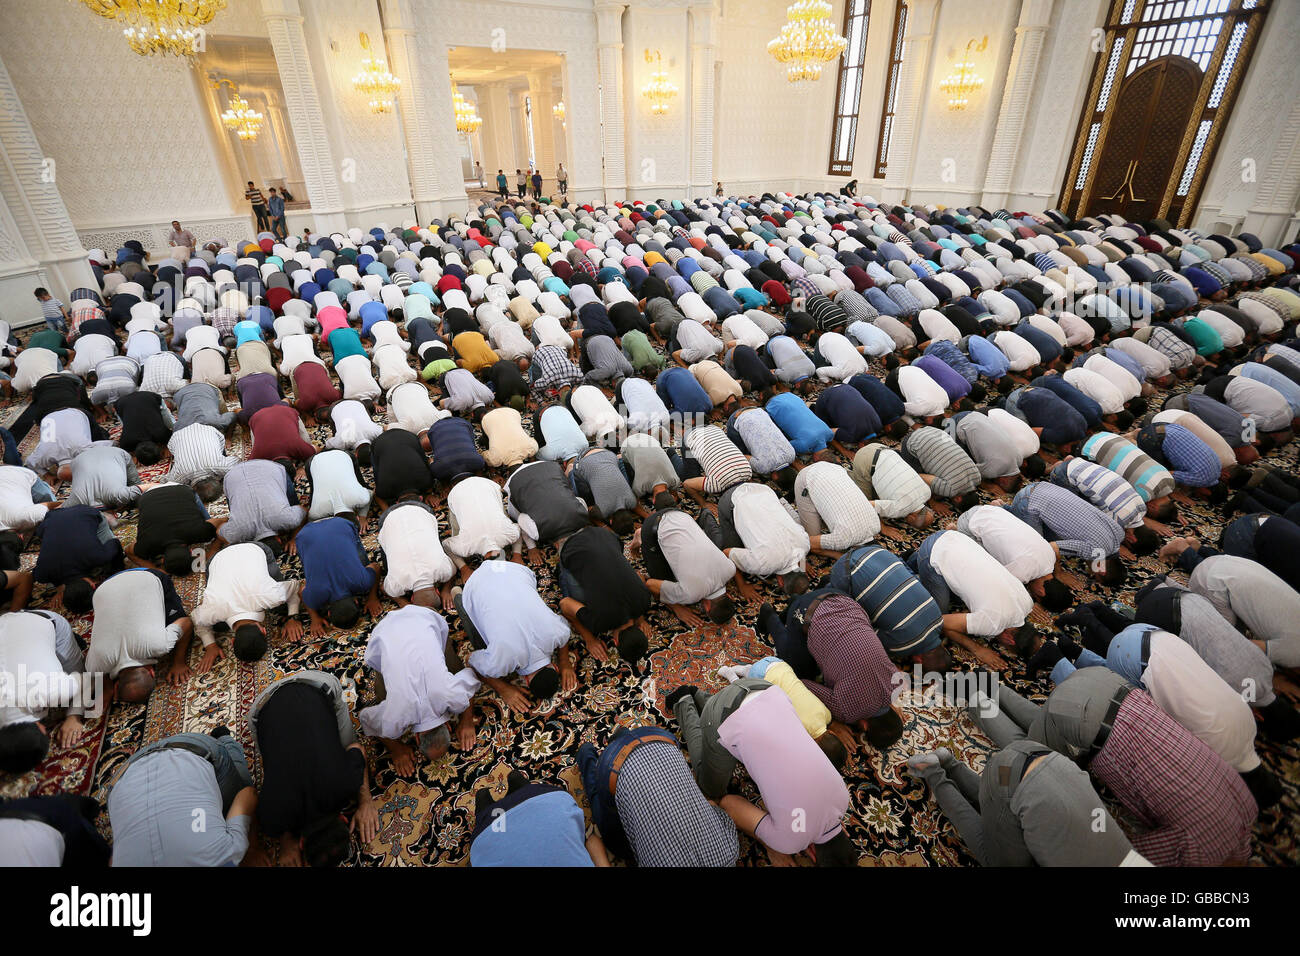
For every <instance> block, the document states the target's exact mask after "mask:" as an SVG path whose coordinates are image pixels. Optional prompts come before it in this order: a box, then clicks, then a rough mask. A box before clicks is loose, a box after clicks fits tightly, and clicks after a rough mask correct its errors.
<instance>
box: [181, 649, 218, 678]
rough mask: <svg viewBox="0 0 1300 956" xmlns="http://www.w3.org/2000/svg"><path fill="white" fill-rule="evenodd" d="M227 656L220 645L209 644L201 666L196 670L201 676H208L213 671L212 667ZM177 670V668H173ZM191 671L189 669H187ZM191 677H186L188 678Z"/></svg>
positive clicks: (204, 652) (200, 661) (200, 660)
mask: <svg viewBox="0 0 1300 956" xmlns="http://www.w3.org/2000/svg"><path fill="white" fill-rule="evenodd" d="M225 656H226V652H225V651H223V650H222V649H221V645H220V644H209V645H208V646H207V647H206V648H205V649H204V651H203V656H202V657H201V658H199V666H198V667H196V668H194V670H195V671H196V672H197V673H199V674H206V673H207V672H208V671H210V670H212V665H213V664H215V663H216V662H217V661H219V660H221V659H222V658H223V657H225ZM173 670H175V668H173ZM186 670H189V668H186ZM188 676H189V675H186V677H188Z"/></svg>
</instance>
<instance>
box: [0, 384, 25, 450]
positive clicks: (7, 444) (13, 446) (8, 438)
mask: <svg viewBox="0 0 1300 956" xmlns="http://www.w3.org/2000/svg"><path fill="white" fill-rule="evenodd" d="M0 374H3V373H0ZM7 377H8V376H6V378H7ZM0 441H3V442H4V450H5V457H4V462H5V464H6V465H21V464H22V463H23V460H22V457H21V456H20V455H19V454H18V442H16V441H14V436H13V432H11V431H9V429H7V428H0Z"/></svg>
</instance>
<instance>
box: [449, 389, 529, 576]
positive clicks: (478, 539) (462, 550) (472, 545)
mask: <svg viewBox="0 0 1300 956" xmlns="http://www.w3.org/2000/svg"><path fill="white" fill-rule="evenodd" d="M511 411H514V409H511ZM516 414H518V413H517V412H516ZM447 509H448V514H449V520H450V522H451V527H450V529H449V530H450V531H451V535H450V536H449V537H448V538H447V539H446V540H445V541H444V542H443V545H444V546H445V547H446V549H447V550H448V551H450V552H451V553H452V554H454V555H456V557H458V558H469V557H473V556H475V555H485V554H488V553H489V552H491V551H502V550H504V549H505V548H507V547H509V546H511V545H513V544H514V543H515V542H516V541H518V540H519V525H517V524H515V523H514V522H513V521H511V520H510V518H509V517H507V516H506V508H505V494H504V492H503V491H502V489H501V486H500V485H498V484H497V483H496V482H495V481H493V480H492V479H491V478H484V477H482V476H481V475H474V476H471V477H469V478H465V479H463V480H461V481H459V482H457V483H456V485H455V486H454V487H453V488H452V489H451V491H450V492H449V493H448V494H447Z"/></svg>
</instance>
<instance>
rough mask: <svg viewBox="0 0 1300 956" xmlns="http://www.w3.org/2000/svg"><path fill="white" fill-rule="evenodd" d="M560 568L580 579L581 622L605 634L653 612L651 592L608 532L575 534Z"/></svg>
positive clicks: (592, 529)
mask: <svg viewBox="0 0 1300 956" xmlns="http://www.w3.org/2000/svg"><path fill="white" fill-rule="evenodd" d="M560 564H561V565H562V566H563V567H564V569H565V570H566V571H568V572H569V573H570V574H572V575H573V576H574V577H575V578H577V579H578V584H579V586H580V587H581V588H582V601H583V608H582V610H580V611H579V612H578V620H579V622H580V623H581V624H582V626H583V627H585V628H586V629H587V630H589V631H591V633H593V634H601V633H604V632H607V631H611V630H613V629H614V628H616V627H618V626H620V625H622V624H626V623H627V622H629V621H631V620H634V619H636V618H638V617H641V616H642V615H643V614H646V613H647V612H648V611H649V610H650V604H651V601H652V600H653V598H652V596H651V594H650V589H649V588H648V587H646V585H645V582H644V581H642V580H641V577H640V575H638V574H637V573H636V571H635V570H634V569H633V568H632V565H630V564H628V561H627V558H625V557H624V556H623V545H622V543H621V542H620V541H619V540H618V536H617V535H615V534H614V532H612V531H610V530H609V529H608V528H600V527H596V526H592V527H588V528H583V529H582V530H581V531H578V532H575V533H574V534H573V535H572V536H571V537H570V538H569V540H567V541H566V542H564V548H563V550H561V552H560Z"/></svg>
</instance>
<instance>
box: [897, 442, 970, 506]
mask: <svg viewBox="0 0 1300 956" xmlns="http://www.w3.org/2000/svg"><path fill="white" fill-rule="evenodd" d="M903 454H904V455H906V456H908V457H910V458H912V459H913V460H915V461H916V462H917V465H916V466H915V467H916V469H917V471H919V472H920V473H921V474H924V475H933V476H934V481H933V482H932V483H931V485H930V491H931V493H932V494H933V495H935V496H936V497H939V498H952V497H954V496H956V495H963V494H965V493H966V492H968V491H974V490H975V488H976V487H978V485H979V483H980V481H981V478H980V470H979V466H978V465H976V464H975V462H974V461H972V460H971V457H970V455H968V454H966V452H965V451H964V450H963V449H962V447H961V446H960V445H958V444H957V442H955V441H954V440H953V439H952V438H950V437H949V436H948V435H947V434H946V433H945V432H943V431H940V430H939V429H938V428H933V427H931V426H929V425H927V426H925V427H924V428H918V429H916V431H914V432H912V433H911V434H909V435H908V436H907V438H906V440H905V441H904V442H903Z"/></svg>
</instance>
